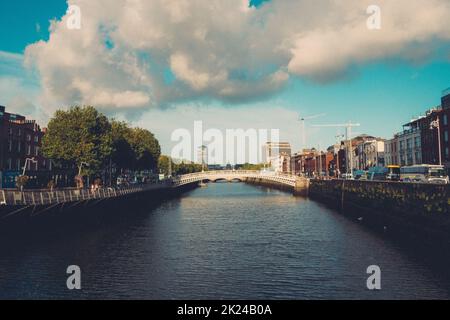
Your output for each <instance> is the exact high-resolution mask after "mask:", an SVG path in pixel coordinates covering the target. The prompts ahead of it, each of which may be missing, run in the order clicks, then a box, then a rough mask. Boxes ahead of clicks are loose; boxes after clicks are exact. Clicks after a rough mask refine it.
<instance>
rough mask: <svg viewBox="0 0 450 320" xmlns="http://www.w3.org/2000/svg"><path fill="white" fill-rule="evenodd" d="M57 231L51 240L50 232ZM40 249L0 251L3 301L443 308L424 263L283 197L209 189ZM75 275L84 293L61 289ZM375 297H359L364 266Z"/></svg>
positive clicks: (364, 292)
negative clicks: (357, 302) (423, 304)
mask: <svg viewBox="0 0 450 320" xmlns="http://www.w3.org/2000/svg"><path fill="white" fill-rule="evenodd" d="M56 231H58V230H56ZM42 238H43V239H42V240H41V241H30V242H24V243H20V244H15V243H14V242H8V241H7V240H5V239H3V240H2V242H3V243H2V246H1V249H0V298H2V299H5V298H6V299H17V298H22V299H23V298H32V299H48V298H51V299H53V298H63V299H103V298H106V299H109V298H111V299H416V298H425V299H448V298H449V296H450V284H449V281H448V279H447V278H446V277H444V276H442V275H440V273H439V272H435V270H433V267H432V266H431V267H430V264H429V263H425V262H426V259H424V258H421V257H420V256H419V255H415V254H414V250H405V247H404V245H401V244H397V243H396V242H395V241H392V240H391V239H387V238H386V237H385V236H384V235H383V234H382V233H377V232H374V231H372V230H369V229H367V228H365V227H364V226H362V225H360V223H359V222H358V221H352V220H350V219H348V218H346V217H344V216H343V215H341V214H339V213H337V212H335V211H333V210H330V209H328V208H326V207H324V206H322V205H321V204H319V203H317V202H314V201H312V200H308V199H305V198H300V197H294V196H292V195H290V194H289V193H285V192H282V191H278V190H273V189H267V188H263V187H255V186H249V185H246V184H242V183H216V184H209V185H208V187H206V188H199V189H196V190H193V191H191V192H189V193H185V194H183V195H181V196H180V197H179V198H175V199H171V200H169V201H165V202H163V203H162V204H160V205H159V206H158V207H156V208H153V209H148V210H144V213H140V214H133V213H132V212H123V214H122V219H120V221H115V222H111V223H108V222H104V223H102V224H101V225H98V226H96V227H95V228H88V229H87V230H83V231H82V232H71V233H65V232H59V233H58V232H56V233H55V235H53V234H52V236H48V235H47V237H45V235H43V237H42ZM69 265H78V266H80V268H81V283H82V290H79V291H77V290H74V291H70V290H68V289H67V287H66V279H67V277H68V275H67V274H66V268H67V266H69ZM370 265H377V266H379V267H380V268H381V284H382V288H381V290H378V291H370V290H368V289H367V287H366V280H367V278H368V277H369V275H368V274H367V273H366V270H367V267H368V266H370Z"/></svg>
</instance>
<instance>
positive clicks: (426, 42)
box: [26, 0, 450, 112]
mask: <svg viewBox="0 0 450 320" xmlns="http://www.w3.org/2000/svg"><path fill="white" fill-rule="evenodd" d="M68 2H69V4H70V5H77V6H79V7H80V8H81V13H82V16H81V18H82V19H81V29H80V30H71V29H69V28H67V21H68V19H69V18H70V16H71V14H66V16H64V17H62V18H61V20H59V21H54V22H53V23H52V26H51V35H50V39H49V40H48V41H41V42H38V43H35V44H32V45H30V46H29V47H28V48H27V49H26V61H27V64H28V65H29V66H33V67H35V68H36V69H37V71H38V73H39V75H40V82H41V86H42V96H41V98H42V104H43V105H45V106H47V107H48V108H57V107H60V106H61V105H71V104H75V103H78V104H94V105H97V106H99V107H101V108H104V109H106V110H111V111H112V112H114V111H115V110H123V109H128V110H129V109H133V110H134V109H136V110H138V109H143V108H149V107H151V106H161V105H165V104H167V103H172V102H180V101H187V100H195V99H199V98H207V99H215V100H220V101H225V102H227V101H228V102H230V101H231V102H242V101H247V100H257V99H261V98H262V97H266V96H268V95H271V94H273V93H275V92H277V91H279V90H280V89H281V88H283V86H284V85H285V84H286V83H287V82H288V80H289V78H290V77H304V78H307V79H311V80H315V81H329V80H330V79H335V78H336V77H338V76H339V75H341V74H342V73H345V71H346V70H347V69H348V68H349V67H351V66H354V65H358V64H363V63H367V62H370V61H374V60H380V59H384V58H390V57H398V56H400V57H405V58H407V59H414V60H417V59H422V58H423V57H426V56H427V55H429V54H431V53H432V52H433V51H434V50H435V49H436V48H437V47H438V46H439V45H442V43H443V42H448V41H449V40H450V28H448V21H450V3H449V2H448V0H413V1H411V0H379V1H377V5H379V6H380V8H381V17H382V25H381V26H382V27H381V30H377V31H370V30H368V28H367V27H366V20H367V18H368V15H367V13H366V8H367V7H368V6H369V5H370V4H372V2H373V1H367V0H363V1H361V0H345V1H344V0H317V1H306V0H305V1H303V0H302V1H300V0H299V1H287V0H286V1H270V2H266V3H265V4H264V5H263V6H261V7H259V8H254V7H249V6H248V1H246V0H227V1H223V0H208V1H205V0H189V1H188V0H170V1H168V0H152V1H147V0H115V1H110V0H97V1H90V0H69V1H68ZM49 111H51V110H49Z"/></svg>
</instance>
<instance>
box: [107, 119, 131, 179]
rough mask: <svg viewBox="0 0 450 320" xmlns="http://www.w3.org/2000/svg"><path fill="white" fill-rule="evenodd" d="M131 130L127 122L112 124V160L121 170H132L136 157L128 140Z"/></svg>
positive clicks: (113, 122)
mask: <svg viewBox="0 0 450 320" xmlns="http://www.w3.org/2000/svg"><path fill="white" fill-rule="evenodd" d="M130 132H131V129H130V127H129V126H128V125H127V124H126V123H125V122H118V121H115V120H113V121H112V122H111V140H112V155H111V160H112V162H113V163H114V164H115V165H116V167H117V168H118V169H119V171H120V170H122V169H132V168H133V166H134V163H135V159H136V155H135V153H134V150H133V148H132V147H131V145H130V143H129V142H128V140H127V137H128V135H130Z"/></svg>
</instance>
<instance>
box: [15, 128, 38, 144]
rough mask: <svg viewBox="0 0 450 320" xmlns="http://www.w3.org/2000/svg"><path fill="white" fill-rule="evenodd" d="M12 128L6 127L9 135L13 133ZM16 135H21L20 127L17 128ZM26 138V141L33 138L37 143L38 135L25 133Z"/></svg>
mask: <svg viewBox="0 0 450 320" xmlns="http://www.w3.org/2000/svg"><path fill="white" fill-rule="evenodd" d="M13 132H14V131H13V128H9V129H8V133H9V135H10V136H11V135H12V134H13ZM17 135H18V136H19V137H21V136H22V129H20V128H19V129H17ZM26 140H27V141H31V140H34V142H36V143H38V142H39V136H38V135H35V136H32V135H31V134H29V133H28V134H27V135H26Z"/></svg>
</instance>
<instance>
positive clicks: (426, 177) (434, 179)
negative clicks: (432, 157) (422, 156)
mask: <svg viewBox="0 0 450 320" xmlns="http://www.w3.org/2000/svg"><path fill="white" fill-rule="evenodd" d="M400 181H402V182H420V183H439V184H448V183H449V178H448V175H447V173H446V171H445V168H444V166H438V165H431V164H421V165H416V166H408V167H402V168H400Z"/></svg>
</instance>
